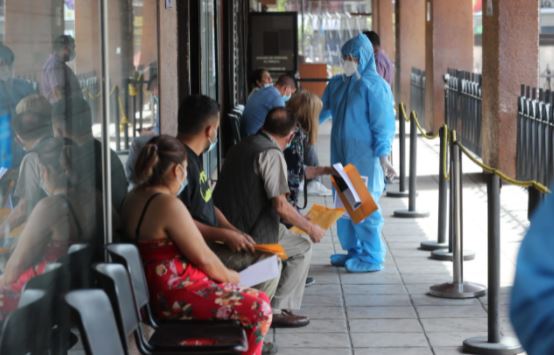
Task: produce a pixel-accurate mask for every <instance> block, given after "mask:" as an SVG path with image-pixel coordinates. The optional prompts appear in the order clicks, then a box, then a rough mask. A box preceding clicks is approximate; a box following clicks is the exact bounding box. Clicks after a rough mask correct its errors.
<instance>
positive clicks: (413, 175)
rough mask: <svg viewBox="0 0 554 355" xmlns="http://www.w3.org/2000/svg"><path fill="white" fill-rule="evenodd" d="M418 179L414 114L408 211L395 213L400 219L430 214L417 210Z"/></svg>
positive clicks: (411, 126)
mask: <svg viewBox="0 0 554 355" xmlns="http://www.w3.org/2000/svg"><path fill="white" fill-rule="evenodd" d="M416 179H417V125H416V118H415V117H414V112H413V111H412V113H411V114H410V186H409V189H410V193H409V201H408V209H407V210H399V211H394V217H398V218H424V217H428V216H429V212H422V211H417V210H416Z"/></svg>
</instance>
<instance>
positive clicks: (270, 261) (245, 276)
mask: <svg viewBox="0 0 554 355" xmlns="http://www.w3.org/2000/svg"><path fill="white" fill-rule="evenodd" d="M239 275H240V283H239V285H240V287H252V286H255V285H258V284H261V283H262V282H266V281H269V280H271V279H274V278H276V277H278V276H279V261H278V260H277V256H276V255H273V256H270V257H269V258H265V259H263V260H261V261H258V262H257V263H255V264H252V265H250V266H249V267H247V268H246V269H244V270H242V271H241V272H240V273H239Z"/></svg>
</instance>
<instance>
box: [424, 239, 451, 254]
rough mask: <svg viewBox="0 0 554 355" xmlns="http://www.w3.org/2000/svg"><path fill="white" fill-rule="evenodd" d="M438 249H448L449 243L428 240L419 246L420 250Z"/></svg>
mask: <svg viewBox="0 0 554 355" xmlns="http://www.w3.org/2000/svg"><path fill="white" fill-rule="evenodd" d="M437 249H448V243H439V242H436V241H430V240H426V241H424V242H421V243H420V244H419V250H425V251H433V250H437Z"/></svg>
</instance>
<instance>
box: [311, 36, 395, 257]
mask: <svg viewBox="0 0 554 355" xmlns="http://www.w3.org/2000/svg"><path fill="white" fill-rule="evenodd" d="M342 54H343V56H347V55H351V56H352V57H355V58H357V59H358V61H359V63H358V73H357V74H355V75H352V76H351V77H347V76H345V75H338V76H335V77H333V78H332V79H331V80H330V82H329V84H328V85H327V88H326V89H325V92H324V94H323V110H322V112H321V116H320V121H321V122H323V121H325V120H326V119H327V118H331V117H332V119H333V128H332V131H331V161H332V163H333V164H334V163H338V162H340V163H342V164H343V165H346V164H349V163H352V164H354V165H355V166H356V168H357V169H358V171H359V172H360V174H361V175H362V176H367V177H368V189H369V191H370V192H371V194H372V196H373V198H374V199H375V202H378V201H379V198H380V197H381V194H382V193H383V190H384V188H385V183H384V180H385V179H384V173H383V169H382V168H381V164H380V162H379V157H382V156H388V155H389V154H390V152H391V147H392V140H393V138H394V132H395V125H394V121H395V120H394V99H393V96H392V92H391V89H390V86H389V85H388V84H387V83H386V82H385V81H384V80H383V78H381V77H380V76H379V74H378V73H377V69H376V66H375V59H374V54H373V47H372V46H371V42H370V41H369V40H368V39H367V37H366V36H365V35H363V34H360V35H358V36H356V37H354V38H353V39H351V40H349V41H348V42H346V43H345V44H344V46H343V47H342ZM383 222H384V220H383V216H382V214H381V211H380V208H379V211H377V212H375V213H373V214H372V215H371V216H369V217H368V218H366V219H365V220H364V221H363V222H361V223H359V224H354V223H352V221H351V220H349V219H346V218H341V219H340V220H339V221H338V222H337V230H338V234H339V240H340V242H341V245H342V247H343V249H345V250H347V251H349V253H350V254H352V255H355V256H357V257H358V258H359V259H361V260H362V261H365V262H368V263H373V264H381V263H382V262H383V259H384V255H385V247H384V244H383V242H382V240H381V231H382V227H383Z"/></svg>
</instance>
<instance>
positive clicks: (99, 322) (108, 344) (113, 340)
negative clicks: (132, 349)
mask: <svg viewBox="0 0 554 355" xmlns="http://www.w3.org/2000/svg"><path fill="white" fill-rule="evenodd" d="M65 302H66V303H67V304H68V305H69V307H70V308H71V310H72V311H73V313H74V314H75V315H76V317H75V319H76V320H77V323H78V328H79V331H80V333H81V340H82V343H83V347H84V348H85V352H86V354H87V355H122V354H126V352H125V350H124V347H123V344H122V342H121V338H120V336H119V332H118V330H117V325H116V323H115V318H114V314H113V310H112V306H111V305H110V300H109V299H108V296H107V295H106V293H105V292H104V291H102V290H98V289H91V290H77V291H71V292H69V293H68V294H67V295H66V296H65Z"/></svg>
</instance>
